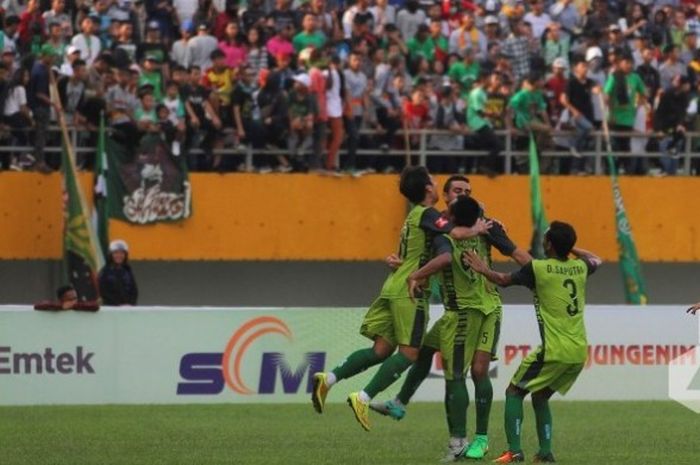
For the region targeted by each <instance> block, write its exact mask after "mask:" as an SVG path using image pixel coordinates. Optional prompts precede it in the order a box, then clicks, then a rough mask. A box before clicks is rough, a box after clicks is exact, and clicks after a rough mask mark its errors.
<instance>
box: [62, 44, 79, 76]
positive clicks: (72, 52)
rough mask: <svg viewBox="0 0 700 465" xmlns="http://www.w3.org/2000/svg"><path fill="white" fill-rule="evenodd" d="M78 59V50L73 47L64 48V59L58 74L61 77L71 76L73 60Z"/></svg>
mask: <svg viewBox="0 0 700 465" xmlns="http://www.w3.org/2000/svg"><path fill="white" fill-rule="evenodd" d="M78 59H80V50H78V47H76V46H74V45H69V46H68V47H66V59H65V60H64V61H63V64H62V65H61V68H59V71H58V72H59V74H61V75H63V76H68V77H70V76H72V75H73V63H74V62H75V60H78Z"/></svg>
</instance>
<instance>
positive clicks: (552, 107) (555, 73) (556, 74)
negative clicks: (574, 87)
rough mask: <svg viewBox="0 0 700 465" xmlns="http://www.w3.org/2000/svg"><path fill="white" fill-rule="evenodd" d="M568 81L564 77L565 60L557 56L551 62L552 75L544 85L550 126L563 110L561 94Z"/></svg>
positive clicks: (556, 121) (554, 124) (554, 123)
mask: <svg viewBox="0 0 700 465" xmlns="http://www.w3.org/2000/svg"><path fill="white" fill-rule="evenodd" d="M568 82H569V81H568V79H567V78H566V60H565V59H564V58H561V57H560V58H557V59H556V60H554V63H552V76H551V77H550V78H549V79H548V80H547V82H546V83H545V85H544V88H545V92H546V95H547V108H548V111H549V120H550V121H551V122H552V126H556V125H557V123H558V122H559V117H560V116H561V112H562V111H563V110H564V107H563V106H562V104H561V95H562V94H563V93H565V92H566V86H567V84H568Z"/></svg>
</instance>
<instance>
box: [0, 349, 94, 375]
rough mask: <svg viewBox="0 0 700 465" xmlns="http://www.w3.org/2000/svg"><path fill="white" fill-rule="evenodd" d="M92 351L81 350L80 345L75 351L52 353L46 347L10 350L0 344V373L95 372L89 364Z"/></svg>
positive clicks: (63, 373)
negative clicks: (31, 349) (34, 349)
mask: <svg viewBox="0 0 700 465" xmlns="http://www.w3.org/2000/svg"><path fill="white" fill-rule="evenodd" d="M94 355H95V353H94V352H85V351H83V347H82V346H78V347H76V348H75V353H74V354H73V353H70V352H63V353H54V351H53V350H52V349H51V348H50V347H47V348H46V349H44V352H15V353H13V352H12V347H7V346H0V374H12V375H31V374H50V375H53V374H56V373H58V374H62V375H69V374H71V373H76V374H83V373H90V374H93V373H95V370H94V369H93V368H92V365H90V359H92V357H93V356H94Z"/></svg>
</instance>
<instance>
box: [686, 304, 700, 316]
mask: <svg viewBox="0 0 700 465" xmlns="http://www.w3.org/2000/svg"><path fill="white" fill-rule="evenodd" d="M698 310H700V302H698V303H696V304H695V305H693V306H692V307H690V308H689V309H688V310H687V312H686V313H690V314H691V315H695V312H697V311H698Z"/></svg>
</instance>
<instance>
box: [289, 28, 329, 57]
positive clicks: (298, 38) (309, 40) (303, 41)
mask: <svg viewBox="0 0 700 465" xmlns="http://www.w3.org/2000/svg"><path fill="white" fill-rule="evenodd" d="M325 44H326V36H325V35H324V34H323V33H322V32H319V31H314V32H312V33H311V34H309V33H307V32H304V31H301V32H300V33H298V34H297V35H295V36H294V38H293V39H292V45H293V46H294V51H295V52H297V53H299V52H301V51H302V50H304V49H305V48H307V47H314V48H315V49H322V48H323V46H324V45H325Z"/></svg>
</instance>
